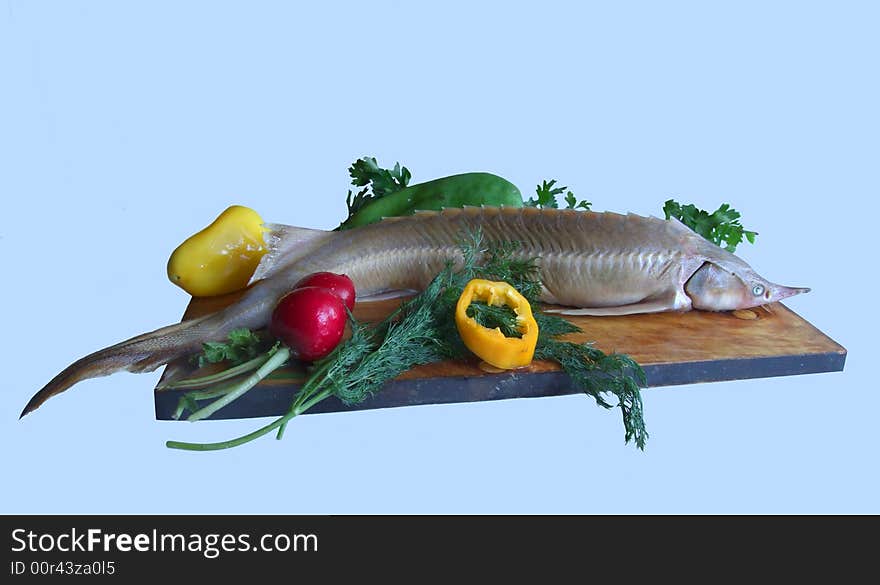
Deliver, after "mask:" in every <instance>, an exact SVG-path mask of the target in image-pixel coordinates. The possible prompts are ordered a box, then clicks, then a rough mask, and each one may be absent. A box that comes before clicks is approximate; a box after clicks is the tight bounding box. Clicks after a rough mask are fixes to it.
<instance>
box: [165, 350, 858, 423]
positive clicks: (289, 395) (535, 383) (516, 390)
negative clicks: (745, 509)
mask: <svg viewBox="0 0 880 585" xmlns="http://www.w3.org/2000/svg"><path fill="white" fill-rule="evenodd" d="M845 361H846V351H845V350H844V351H841V352H830V353H816V354H804V355H786V356H775V357H764V358H739V359H727V360H711V361H697V362H681V363H670V364H654V365H649V366H645V368H644V370H645V374H646V375H647V377H648V387H658V386H679V385H684V384H699V383H704V382H723V381H730V380H745V379H750V378H770V377H776V376H793V375H799V374H817V373H823V372H840V371H843V366H844V362H845ZM523 377H526V378H528V383H527V384H524V383H522V378H523ZM297 390H298V387H297V386H293V385H290V386H278V387H275V386H265V387H259V388H256V389H254V390H252V391H250V392H248V393H247V394H245V395H244V396H242V397H241V398H239V399H238V400H236V401H235V402H233V403H231V404H229V405H228V406H226V407H224V408H222V409H220V410H218V411H217V412H216V413H214V414H213V415H212V416H211V417H209V420H210V419H233V418H257V417H267V416H273V417H274V416H281V415H283V414H285V413H286V412H287V410H288V408H289V407H290V404H291V402H292V400H293V396H294V394H295V393H296V391H297ZM579 392H580V391H579V390H577V389H575V388H574V387H573V386H572V384H571V381H570V380H569V378H568V376H567V375H566V374H565V373H563V372H540V373H527V374H522V373H517V372H511V373H505V374H485V375H480V376H464V377H461V376H450V377H436V378H422V379H410V380H394V381H391V382H389V383H388V384H387V385H386V386H385V388H383V390H382V391H381V392H380V393H378V394H376V395H375V396H373V397H372V398H369V399H367V400H365V401H364V402H362V403H360V404H357V405H354V406H346V405H344V404H343V403H342V402H341V401H340V400H338V399H337V398H334V397H330V398H328V399H326V400H324V401H323V402H320V403H318V404H317V405H315V406H314V407H313V408H312V409H310V410H309V411H308V412H309V413H322V412H341V411H353V410H368V409H374V408H393V407H398V406H418V405H425V404H451V403H460V402H477V401H484V400H506V399H511V398H537V397H546V396H564V395H567V394H578V393H579ZM185 393H186V391H185V390H159V391H156V392H155V395H156V398H155V404H156V419H157V420H174V419H173V418H172V414H173V413H174V411H175V409H176V408H177V404H178V401H179V400H180V397H181V396H182V395H183V394H185Z"/></svg>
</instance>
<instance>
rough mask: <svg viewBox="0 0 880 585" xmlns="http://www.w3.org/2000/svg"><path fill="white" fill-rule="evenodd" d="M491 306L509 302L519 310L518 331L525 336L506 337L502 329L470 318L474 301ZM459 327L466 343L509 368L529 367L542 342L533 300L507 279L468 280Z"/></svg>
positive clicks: (485, 358) (457, 315) (493, 362)
mask: <svg viewBox="0 0 880 585" xmlns="http://www.w3.org/2000/svg"><path fill="white" fill-rule="evenodd" d="M475 300H476V301H482V302H485V303H486V304H488V305H495V306H502V305H507V306H508V307H510V308H511V309H513V311H514V312H515V313H516V315H517V317H516V322H517V330H518V331H519V332H520V333H522V337H505V335H504V334H503V333H502V332H501V329H499V328H497V327H496V328H495V329H489V328H488V327H483V326H482V325H480V324H479V323H477V321H476V319H474V318H473V317H468V315H467V308H468V307H469V306H470V305H471V303H472V302H473V301H475ZM455 326H456V328H457V329H458V334H459V335H460V336H461V340H462V341H463V342H464V344H465V346H466V347H467V348H468V349H469V350H471V351H472V352H474V353H475V354H477V355H478V356H479V357H481V358H482V359H483V361H485V362H486V363H488V364H490V365H493V366H495V367H496V368H502V369H505V370H509V369H513V368H520V367H522V366H527V365H529V364H530V363H531V362H532V358H533V357H534V355H535V346H536V345H537V344H538V323H537V322H536V321H535V317H534V316H533V315H532V307H531V305H529V301H528V300H527V299H526V298H525V297H524V296H522V295H521V294H520V293H519V291H517V290H516V289H515V288H514V287H512V286H511V285H509V284H508V283H506V282H493V281H491V280H483V279H480V278H475V279H474V280H471V281H470V282H469V283H467V286H465V287H464V292H462V293H461V296H460V297H459V298H458V303H457V304H456V306H455Z"/></svg>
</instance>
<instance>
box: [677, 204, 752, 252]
mask: <svg viewBox="0 0 880 585" xmlns="http://www.w3.org/2000/svg"><path fill="white" fill-rule="evenodd" d="M663 213H664V214H666V219H669V218H671V217H674V218H676V219H678V220H679V221H681V223H683V224H684V225H686V226H688V227H689V228H691V229H692V230H694V231H695V232H697V233H698V234H700V235H701V236H703V237H704V238H706V239H707V240H709V241H710V242H712V243H713V244H716V245H718V246H721V247H723V248H725V249H726V250H727V251H729V252H735V251H736V247H737V246H738V245H739V244H741V243H742V241H743V238H745V239H746V240H748V241H749V243H751V244H754V243H755V236H757V235H758V232H753V231H749V230H746V229H744V228H743V226H742V224H741V223H740V221H739V220H740V217H741V216H740V213H739V212H738V211H737V210H735V209H733V208H731V207H730V204H729V203H723V204H722V205H721V206H720V207H718V209H716V210H715V211H713V212H712V213H709V212H708V211H705V210H703V209H698V208H697V206H696V205H694V204H692V203H690V204H687V205H682V204H680V203H678V202H677V201H675V200H674V199H669V200H667V201H666V202H665V203H664V204H663Z"/></svg>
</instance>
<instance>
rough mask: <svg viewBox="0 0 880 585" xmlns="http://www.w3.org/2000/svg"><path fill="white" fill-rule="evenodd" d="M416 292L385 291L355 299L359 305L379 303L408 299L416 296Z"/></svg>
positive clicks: (406, 290)
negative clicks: (401, 298)
mask: <svg viewBox="0 0 880 585" xmlns="http://www.w3.org/2000/svg"><path fill="white" fill-rule="evenodd" d="M417 292H418V291H416V290H412V289H399V290H386V291H383V292H380V293H375V294H371V295H366V296H363V297H360V296H359V297H357V302H359V303H376V302H379V301H387V300H389V299H399V298H400V297H408V296H411V295H414V294H416V293H417Z"/></svg>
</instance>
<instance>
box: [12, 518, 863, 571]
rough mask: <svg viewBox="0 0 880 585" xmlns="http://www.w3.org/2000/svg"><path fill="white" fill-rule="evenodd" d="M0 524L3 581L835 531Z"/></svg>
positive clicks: (668, 523)
mask: <svg viewBox="0 0 880 585" xmlns="http://www.w3.org/2000/svg"><path fill="white" fill-rule="evenodd" d="M824 520H828V518H826V519H824ZM835 521H836V520H835ZM0 525H2V530H3V533H4V536H3V539H2V543H3V545H2V551H3V552H2V555H0V557H2V559H3V561H2V565H0V574H2V575H3V577H2V578H0V581H2V582H3V583H15V582H17V581H21V580H30V579H32V578H35V577H39V578H41V579H47V578H55V579H58V578H67V577H89V578H98V577H100V578H102V579H105V578H106V579H121V580H122V582H129V581H130V580H131V579H133V578H140V577H151V578H156V577H159V578H167V577H181V576H199V577H217V578H237V577H241V578H247V577H253V576H255V575H284V574H289V575H297V576H302V575H305V574H310V575H320V576H322V577H324V578H327V579H331V578H333V577H337V576H339V577H341V576H345V575H350V573H351V571H352V569H353V567H357V568H358V569H359V570H367V571H368V574H371V575H372V574H388V573H389V572H400V571H402V570H405V568H406V567H409V566H411V564H413V563H417V564H419V566H421V567H423V568H424V569H426V570H428V569H429V572H431V573H434V572H437V571H439V572H447V573H448V572H450V571H453V570H454V568H455V567H458V566H470V567H473V566H482V567H484V568H485V567H486V566H490V567H491V566H493V565H497V567H496V568H497V569H499V570H500V569H504V570H511V569H514V570H516V569H517V568H518V567H523V566H528V565H532V566H535V565H540V563H542V562H544V561H546V560H548V559H550V560H552V561H553V563H554V566H555V567H557V568H558V567H559V566H560V565H561V564H563V563H570V564H573V565H577V564H578V563H589V564H591V565H592V564H595V565H596V566H600V565H601V566H606V567H610V566H617V567H621V568H622V567H626V570H627V571H630V570H634V569H635V568H636V567H635V566H634V565H633V564H632V563H634V562H635V561H636V559H638V563H637V564H638V566H639V567H646V566H654V567H655V569H656V570H665V569H672V568H675V569H676V571H684V572H687V571H691V570H694V569H695V568H696V567H697V566H701V565H705V564H706V563H707V562H709V563H713V562H714V563H720V564H722V565H723V566H726V567H728V569H726V570H730V569H731V568H733V565H732V564H731V563H732V562H733V560H735V559H738V560H737V563H743V562H747V563H749V564H750V565H751V564H752V563H756V562H757V563H760V564H763V565H764V566H765V567H767V568H769V567H770V566H772V565H774V564H776V563H778V562H780V561H781V560H784V559H785V558H786V555H787V554H788V552H787V551H793V554H794V553H796V558H798V559H800V560H799V561H798V563H800V564H803V559H810V560H811V561H814V560H815V558H814V557H811V556H810V554H809V551H810V550H817V551H818V550H821V551H822V554H826V555H827V554H828V553H829V548H828V544H829V542H830V540H831V539H829V535H830V534H832V533H835V532H830V533H829V532H819V529H821V528H823V526H822V523H820V524H819V525H817V524H816V523H815V521H814V520H812V519H806V518H791V517H790V518H783V519H779V518H768V517H729V518H712V517H663V518H658V517H636V516H622V517H616V516H555V517H547V516H5V517H0ZM836 534H838V535H840V532H839V531H838V532H836ZM834 540H835V542H836V543H837V544H840V543H841V542H842V539H840V538H839V536H838V537H836V538H835V539H834ZM854 550H855V549H852V548H850V549H849V552H850V553H852V552H854ZM838 558H842V557H838ZM651 559H654V560H653V562H654V563H656V564H654V565H652V564H651V562H652V561H651ZM621 563H622V564H621ZM719 566H720V565H719ZM736 566H737V567H742V565H741V564H740V565H736ZM376 571H378V573H376ZM423 576H424V575H423Z"/></svg>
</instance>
